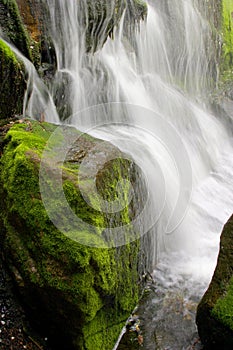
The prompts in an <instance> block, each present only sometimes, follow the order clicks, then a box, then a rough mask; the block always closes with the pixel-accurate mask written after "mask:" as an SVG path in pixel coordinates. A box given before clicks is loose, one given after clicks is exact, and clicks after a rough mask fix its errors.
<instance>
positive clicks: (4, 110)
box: [0, 40, 26, 119]
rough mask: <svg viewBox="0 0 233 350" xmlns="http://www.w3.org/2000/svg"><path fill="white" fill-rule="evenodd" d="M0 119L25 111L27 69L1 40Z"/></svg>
mask: <svg viewBox="0 0 233 350" xmlns="http://www.w3.org/2000/svg"><path fill="white" fill-rule="evenodd" d="M0 81H1V85H0V119H6V118H10V117H13V116H14V115H16V114H21V113H22V111H23V99H24V92H25V89H26V82H25V70H24V65H23V63H22V62H20V61H19V60H18V58H17V57H16V56H15V54H14V53H13V51H12V50H11V49H10V48H9V46H8V45H7V44H6V43H5V42H4V41H2V40H0Z"/></svg>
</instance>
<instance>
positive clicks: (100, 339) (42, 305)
mask: <svg viewBox="0 0 233 350" xmlns="http://www.w3.org/2000/svg"><path fill="white" fill-rule="evenodd" d="M55 129H56V126H54V125H51V124H48V123H38V122H34V121H29V120H27V121H24V122H21V121H20V123H15V124H14V125H13V126H12V127H11V128H10V130H9V131H8V133H7V135H6V138H5V139H4V143H3V144H2V146H1V150H2V153H3V155H2V158H1V163H0V183H1V186H0V196H1V199H2V200H1V205H0V232H1V233H0V235H1V242H3V244H2V249H3V253H4V257H5V260H6V262H7V264H8V266H9V270H10V272H11V274H12V276H13V279H14V281H15V284H16V287H17V289H18V291H19V293H20V296H21V299H22V302H23V303H24V305H25V308H26V310H27V312H28V315H29V317H30V319H31V320H32V322H33V324H34V325H35V326H36V328H37V329H41V330H42V331H45V334H47V335H48V337H49V340H50V341H51V343H52V344H53V345H55V346H57V347H58V346H59V348H64V349H65V348H67V349H70V350H71V349H90V350H92V349H93V344H95V346H94V348H95V349H96V350H98V349H106V350H109V349H111V348H112V347H113V345H114V343H115V341H116V340H117V337H118V334H119V332H120V330H121V327H122V326H123V324H124V322H125V321H126V319H127V317H128V315H129V314H130V312H131V311H132V310H133V308H134V307H135V305H136V303H137V300H138V296H139V284H138V272H137V265H138V252H139V248H140V246H139V240H136V241H135V242H133V243H129V244H126V245H125V246H122V247H118V248H110V249H104V248H93V247H89V246H85V245H82V244H80V243H79V240H78V239H77V237H85V241H88V239H89V240H90V242H95V241H97V242H101V241H103V240H104V227H106V225H107V224H108V222H109V220H110V221H112V220H113V218H112V217H110V218H109V217H108V215H107V214H104V213H102V212H101V211H98V210H96V209H93V208H92V207H90V206H89V205H88V204H87V203H86V202H85V201H84V199H83V197H82V196H81V194H80V191H79V189H78V186H77V173H78V171H79V166H80V163H81V161H82V159H83V157H85V155H86V154H87V153H88V150H89V149H91V148H93V146H96V145H98V144H99V143H101V141H100V140H97V139H94V138H91V137H90V136H85V135H84V136H82V137H81V138H80V139H79V141H78V142H77V144H76V145H74V147H73V148H72V149H71V150H70V152H69V154H68V155H67V158H66V161H65V162H64V164H63V166H62V178H63V189H64V193H65V196H66V198H67V201H68V203H69V205H70V207H71V208H72V210H73V211H74V212H75V213H76V214H77V216H79V217H80V218H81V219H82V220H83V221H85V222H87V223H89V224H92V226H93V230H89V231H88V230H86V229H85V224H84V225H82V224H81V225H80V230H79V231H76V232H69V234H68V235H65V234H63V233H61V232H60V231H59V230H58V229H57V228H56V227H55V226H54V225H53V223H52V222H51V221H50V219H49V217H48V214H47V212H46V210H45V208H44V205H43V203H42V199H41V193H40V188H39V167H40V162H41V154H42V150H43V149H44V146H45V144H46V142H47V140H48V138H49V137H50V135H51V133H52V132H54V130H55ZM75 132H76V131H75ZM77 133H78V131H77ZM107 148H108V147H107ZM103 152H105V151H103ZM114 152H115V151H114ZM116 152H117V153H116V154H118V157H117V158H116V159H115V160H112V161H111V162H108V163H107V164H106V167H104V168H103V169H102V170H101V171H99V173H98V177H97V187H98V189H99V191H100V193H102V194H103V195H104V196H105V199H106V200H112V199H113V198H115V196H116V194H117V183H118V181H119V179H120V178H122V177H125V178H128V180H129V181H131V182H132V181H134V182H135V177H137V172H136V170H135V169H134V166H133V164H130V160H124V159H123V158H124V156H123V154H121V153H119V151H117V149H116ZM119 154H121V155H122V159H121V158H120V157H119ZM56 167H60V165H59V164H57V165H56V166H54V164H53V166H52V165H49V164H48V168H47V171H48V172H49V171H50V172H53V173H54V176H55V177H56ZM129 169H130V170H129ZM83 181H85V179H84V180H83ZM49 191H50V193H49V196H50V197H51V198H52V200H53V204H52V205H54V210H56V208H57V205H59V203H58V201H57V200H56V196H55V197H54V198H53V191H55V188H54V186H53V184H52V183H51V187H50V188H49ZM128 195H129V194H128V193H127V188H126V189H125V193H124V196H125V197H127V196H128ZM90 199H91V194H90ZM133 212H135V210H134V207H133V205H132V204H129V205H128V206H126V207H125V208H124V209H123V210H122V211H121V212H120V213H119V214H118V215H117V216H116V218H115V225H119V224H120V222H121V223H122V224H128V223H129V222H130V220H131V219H132V215H133ZM72 237H73V239H72Z"/></svg>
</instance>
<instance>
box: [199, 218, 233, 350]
mask: <svg viewBox="0 0 233 350" xmlns="http://www.w3.org/2000/svg"><path fill="white" fill-rule="evenodd" d="M232 243H233V216H232V217H231V218H230V219H229V221H228V222H227V224H226V225H225V226H224V229H223V232H222V235H221V244H220V252H219V257H218V262H217V266H216V269H215V272H214V276H213V278H212V281H211V283H210V286H209V288H208V289H207V291H206V293H205V295H204V297H203V298H202V300H201V302H200V304H199V305H198V309H197V326H198V331H199V335H200V337H201V341H202V343H203V344H204V345H205V346H206V349H211V350H212V349H216V350H217V349H223V350H231V349H233V250H232Z"/></svg>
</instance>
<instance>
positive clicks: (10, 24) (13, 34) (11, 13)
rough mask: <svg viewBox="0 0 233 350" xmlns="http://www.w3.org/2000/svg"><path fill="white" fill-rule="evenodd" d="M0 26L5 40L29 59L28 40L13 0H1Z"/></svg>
mask: <svg viewBox="0 0 233 350" xmlns="http://www.w3.org/2000/svg"><path fill="white" fill-rule="evenodd" d="M0 24H1V28H2V30H3V32H4V34H5V35H6V36H7V38H8V39H9V40H10V41H11V42H12V43H13V44H14V45H15V46H16V47H17V48H18V49H19V50H20V51H21V52H22V53H23V54H24V55H25V56H26V57H27V58H28V59H31V52H30V44H29V43H30V40H29V37H28V33H27V31H26V29H25V27H24V25H23V22H22V19H21V17H20V13H19V9H18V5H17V3H16V1H15V0H2V1H1V3H0Z"/></svg>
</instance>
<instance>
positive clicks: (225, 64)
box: [219, 0, 233, 93]
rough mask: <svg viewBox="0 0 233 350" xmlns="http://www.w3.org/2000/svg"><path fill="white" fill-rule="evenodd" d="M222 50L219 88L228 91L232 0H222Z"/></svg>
mask: <svg viewBox="0 0 233 350" xmlns="http://www.w3.org/2000/svg"><path fill="white" fill-rule="evenodd" d="M220 34H221V37H222V50H221V59H220V84H219V87H220V90H221V91H223V92H224V93H228V90H229V91H230V90H231V89H232V80H233V69H232V67H233V0H222V21H221V33H220Z"/></svg>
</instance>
